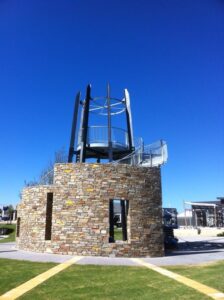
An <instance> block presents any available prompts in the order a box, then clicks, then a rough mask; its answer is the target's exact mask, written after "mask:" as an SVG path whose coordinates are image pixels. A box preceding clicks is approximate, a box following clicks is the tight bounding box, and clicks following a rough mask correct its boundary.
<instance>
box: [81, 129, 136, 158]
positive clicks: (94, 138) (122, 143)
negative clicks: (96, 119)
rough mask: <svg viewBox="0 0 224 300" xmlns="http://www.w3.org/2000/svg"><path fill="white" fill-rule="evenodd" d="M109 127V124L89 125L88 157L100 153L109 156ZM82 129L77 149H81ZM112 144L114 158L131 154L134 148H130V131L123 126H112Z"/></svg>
mask: <svg viewBox="0 0 224 300" xmlns="http://www.w3.org/2000/svg"><path fill="white" fill-rule="evenodd" d="M108 132H109V131H108V127H107V126H89V127H88V131H87V142H86V157H87V158H88V157H96V158H97V156H98V154H99V153H100V154H101V155H102V156H105V158H106V157H107V156H108V151H109V144H108V140H109V139H108ZM81 136H82V132H81V130H80V132H79V136H78V143H77V151H79V150H80V149H81ZM111 144H112V151H113V159H114V160H116V159H119V158H121V157H122V156H126V155H128V154H130V153H131V152H132V151H133V150H134V149H130V148H129V142H128V132H127V131H126V130H124V129H122V128H118V127H111Z"/></svg>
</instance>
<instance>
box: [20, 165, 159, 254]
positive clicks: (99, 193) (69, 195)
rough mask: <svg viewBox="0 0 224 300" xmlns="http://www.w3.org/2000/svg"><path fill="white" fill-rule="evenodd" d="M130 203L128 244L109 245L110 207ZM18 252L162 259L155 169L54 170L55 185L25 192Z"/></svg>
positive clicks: (80, 167)
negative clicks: (48, 219) (48, 223)
mask: <svg viewBox="0 0 224 300" xmlns="http://www.w3.org/2000/svg"><path fill="white" fill-rule="evenodd" d="M48 193H53V207H52V225H51V240H45V238H46V236H45V231H46V206H47V194H48ZM111 199H121V200H128V202H129V213H128V217H127V233H128V239H127V241H116V242H115V243H109V201H110V200H111ZM18 218H20V226H19V227H20V228H19V237H17V247H18V248H20V249H24V250H31V251H37V252H51V253H58V254H72V255H95V256H126V257H138V256H139V257H144V256H162V255H163V231H162V208H161V178H160V169H159V168H142V167H136V166H129V165H113V164H56V165H55V168H54V184H53V185H50V186H35V187H28V188H25V189H24V190H23V195H22V201H21V203H20V204H19V206H18Z"/></svg>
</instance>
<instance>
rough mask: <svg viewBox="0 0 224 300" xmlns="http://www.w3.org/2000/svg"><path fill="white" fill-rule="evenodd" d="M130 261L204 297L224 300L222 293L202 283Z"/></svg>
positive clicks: (145, 263)
mask: <svg viewBox="0 0 224 300" xmlns="http://www.w3.org/2000/svg"><path fill="white" fill-rule="evenodd" d="M131 260H132V261H134V262H136V263H138V264H140V265H142V266H145V267H147V268H149V269H152V270H153V271H156V272H158V273H160V274H162V275H164V276H167V277H169V278H172V279H174V280H176V281H178V282H180V283H182V284H185V285H187V286H189V287H191V288H193V289H195V290H197V291H198V292H200V293H202V294H205V295H206V296H209V297H211V298H212V299H219V300H224V293H221V292H220V291H218V290H216V289H213V288H210V287H209V286H207V285H204V284H202V283H199V282H197V281H194V280H192V279H190V278H187V277H184V276H181V275H179V274H176V273H173V272H171V271H168V270H166V269H163V268H161V267H158V266H155V265H153V264H150V263H147V262H145V261H143V260H142V259H140V258H132V259H131Z"/></svg>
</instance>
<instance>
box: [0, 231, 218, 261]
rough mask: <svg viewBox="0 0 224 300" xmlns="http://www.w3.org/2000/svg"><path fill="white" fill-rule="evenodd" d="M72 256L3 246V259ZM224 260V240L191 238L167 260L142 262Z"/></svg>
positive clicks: (181, 242) (87, 258) (0, 252)
mask: <svg viewBox="0 0 224 300" xmlns="http://www.w3.org/2000/svg"><path fill="white" fill-rule="evenodd" d="M72 257H73V256H70V255H59V254H48V253H34V252H29V251H22V250H18V249H16V247H15V243H4V244H0V258H9V259H19V260H30V261H40V262H56V263H63V262H65V261H67V260H68V259H70V258H72ZM218 260H224V238H220V237H200V236H198V237H189V238H184V239H179V249H178V250H175V251H169V252H168V253H167V254H166V256H164V257H155V258H143V261H145V262H147V263H151V264H154V265H157V266H166V265H189V264H201V263H209V262H212V261H218ZM77 263H78V264H94V265H95V264H96V265H128V266H133V265H137V264H136V263H135V262H134V261H133V260H132V259H130V258H117V257H116V258H115V257H93V256H83V257H82V258H81V259H80V260H79V261H78V262H77Z"/></svg>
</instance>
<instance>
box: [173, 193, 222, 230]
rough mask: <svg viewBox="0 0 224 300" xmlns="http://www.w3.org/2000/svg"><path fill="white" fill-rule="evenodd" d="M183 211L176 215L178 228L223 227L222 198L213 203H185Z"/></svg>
mask: <svg viewBox="0 0 224 300" xmlns="http://www.w3.org/2000/svg"><path fill="white" fill-rule="evenodd" d="M185 205H188V206H190V209H189V208H188V209H187V208H185V211H184V212H183V213H181V214H178V216H177V219H178V225H179V226H192V227H224V197H217V200H214V201H199V202H191V201H186V202H185Z"/></svg>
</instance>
